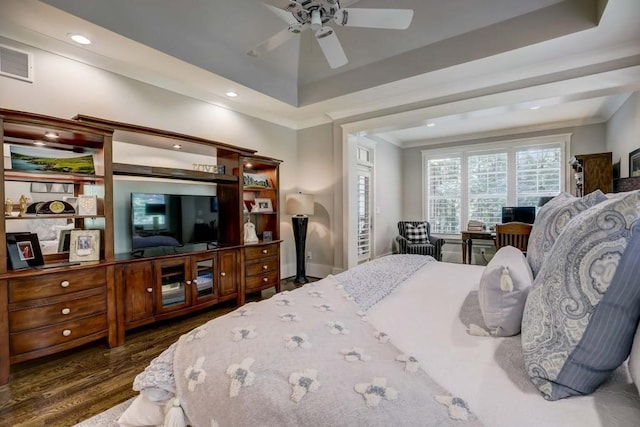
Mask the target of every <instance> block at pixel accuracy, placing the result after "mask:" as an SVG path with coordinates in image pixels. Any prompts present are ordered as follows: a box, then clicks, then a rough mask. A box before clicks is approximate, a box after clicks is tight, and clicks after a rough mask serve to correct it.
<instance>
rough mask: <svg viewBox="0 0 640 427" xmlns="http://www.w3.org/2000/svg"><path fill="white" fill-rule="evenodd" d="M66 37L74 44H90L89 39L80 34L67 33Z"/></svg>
mask: <svg viewBox="0 0 640 427" xmlns="http://www.w3.org/2000/svg"><path fill="white" fill-rule="evenodd" d="M67 35H68V36H69V38H70V39H71V40H73V41H74V42H76V43H78V44H91V40H89V38H87V37H86V36H83V35H82V34H72V33H69V34H67Z"/></svg>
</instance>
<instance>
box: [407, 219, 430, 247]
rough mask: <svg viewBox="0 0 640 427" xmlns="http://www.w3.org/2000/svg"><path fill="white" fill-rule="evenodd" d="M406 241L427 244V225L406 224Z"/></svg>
mask: <svg viewBox="0 0 640 427" xmlns="http://www.w3.org/2000/svg"><path fill="white" fill-rule="evenodd" d="M406 234H407V240H409V242H410V243H428V242H429V240H428V238H429V235H428V234H427V224H425V223H424V222H423V223H420V224H418V225H416V226H414V225H411V224H406Z"/></svg>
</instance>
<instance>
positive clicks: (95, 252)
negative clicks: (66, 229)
mask: <svg viewBox="0 0 640 427" xmlns="http://www.w3.org/2000/svg"><path fill="white" fill-rule="evenodd" d="M99 260H100V230H70V242H69V262H85V261H99Z"/></svg>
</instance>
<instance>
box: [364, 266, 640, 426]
mask: <svg viewBox="0 0 640 427" xmlns="http://www.w3.org/2000/svg"><path fill="white" fill-rule="evenodd" d="M483 269H484V267H481V266H472V265H462V264H450V263H443V262H438V263H428V264H427V265H425V266H424V267H422V268H421V269H420V270H418V271H417V272H416V274H414V275H413V276H411V277H410V278H409V279H407V281H406V282H404V283H403V284H401V285H400V286H398V287H397V288H396V289H395V290H394V292H392V293H391V294H390V295H389V296H387V297H386V298H385V299H384V300H383V301H381V302H380V303H378V304H377V305H376V306H374V307H373V308H372V309H371V310H369V313H368V318H369V320H370V322H371V323H372V324H373V325H374V326H375V327H376V328H378V329H379V330H381V331H384V332H386V333H388V334H389V335H390V336H391V337H392V341H393V343H394V344H395V345H396V346H397V347H398V348H399V349H400V350H402V351H404V352H406V353H409V354H412V355H413V356H414V357H416V358H417V359H418V360H419V361H420V362H421V366H422V367H423V369H425V371H426V372H427V373H428V374H429V375H430V376H431V377H432V378H433V379H435V380H436V381H437V382H438V383H440V385H442V386H443V387H444V388H446V389H447V390H449V391H450V392H451V393H452V394H454V395H457V396H459V397H461V398H463V399H464V400H466V402H467V403H468V404H469V407H470V409H471V410H472V411H473V412H474V413H475V414H476V415H477V416H478V418H479V419H480V420H481V421H482V422H483V423H484V424H485V425H486V426H488V427H514V426H517V427H528V426H530V427H543V426H544V427H546V426H562V427H571V426H576V427H578V426H579V427H591V426H601V427H637V426H640V396H638V392H637V390H636V388H635V386H634V385H633V384H631V379H630V377H629V375H628V373H627V372H626V369H619V370H618V371H617V372H616V374H615V375H614V378H613V379H612V380H611V381H609V382H608V383H607V384H605V385H604V386H603V387H601V388H600V389H599V390H598V391H597V392H596V393H595V394H593V395H591V396H585V397H572V398H569V399H563V400H560V401H557V402H548V401H546V400H544V399H543V398H542V395H541V394H540V393H539V392H538V391H537V390H536V389H535V388H534V386H533V384H531V383H530V381H529V379H528V378H527V377H526V374H525V371H524V359H523V358H522V350H521V345H520V336H519V335H518V336H515V337H509V338H494V337H478V336H473V335H469V334H467V332H466V326H465V325H468V324H469V323H478V324H482V323H481V322H482V320H481V319H482V318H481V314H480V311H479V307H478V305H477V304H478V303H477V294H476V289H477V286H478V283H479V282H480V276H481V275H482V271H483ZM462 307H466V310H464V313H463V314H462V315H461V308H462ZM474 316H475V317H474Z"/></svg>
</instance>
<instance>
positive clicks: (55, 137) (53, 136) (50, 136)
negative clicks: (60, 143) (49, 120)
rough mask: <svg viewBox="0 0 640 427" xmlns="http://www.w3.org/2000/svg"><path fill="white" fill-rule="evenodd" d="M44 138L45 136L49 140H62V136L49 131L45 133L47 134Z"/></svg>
mask: <svg viewBox="0 0 640 427" xmlns="http://www.w3.org/2000/svg"><path fill="white" fill-rule="evenodd" d="M44 136H45V137H46V138H49V139H58V138H60V135H58V134H57V133H55V132H51V131H47V132H45V133H44Z"/></svg>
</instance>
